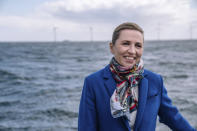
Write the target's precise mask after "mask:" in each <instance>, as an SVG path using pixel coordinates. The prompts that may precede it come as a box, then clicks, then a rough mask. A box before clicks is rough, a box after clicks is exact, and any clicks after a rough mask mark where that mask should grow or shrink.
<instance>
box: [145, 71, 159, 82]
mask: <svg viewBox="0 0 197 131" xmlns="http://www.w3.org/2000/svg"><path fill="white" fill-rule="evenodd" d="M144 74H145V77H146V78H147V79H148V80H151V81H158V80H161V78H162V76H161V75H160V74H158V73H155V72H152V71H150V70H147V69H145V70H144Z"/></svg>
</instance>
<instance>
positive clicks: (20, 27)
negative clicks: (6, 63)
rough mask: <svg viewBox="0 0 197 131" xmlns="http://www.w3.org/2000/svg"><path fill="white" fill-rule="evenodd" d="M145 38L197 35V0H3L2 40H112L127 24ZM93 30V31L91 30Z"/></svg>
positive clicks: (0, 11)
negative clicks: (134, 25) (140, 30)
mask: <svg viewBox="0 0 197 131" xmlns="http://www.w3.org/2000/svg"><path fill="white" fill-rule="evenodd" d="M127 21H130V22H135V23H137V24H139V25H140V26H141V27H142V28H143V29H144V31H145V39H146V40H152V39H190V38H191V37H193V38H195V39H197V0H0V41H53V40H54V27H56V33H57V40H59V41H62V40H72V41H81V40H90V39H91V31H92V32H93V33H92V34H93V39H94V40H111V35H112V31H113V29H114V28H115V27H116V26H117V25H119V24H121V23H122V22H127ZM91 29H92V30H91Z"/></svg>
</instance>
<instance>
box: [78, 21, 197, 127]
mask: <svg viewBox="0 0 197 131" xmlns="http://www.w3.org/2000/svg"><path fill="white" fill-rule="evenodd" d="M143 48H144V33H143V30H142V28H141V27H139V26H138V25H137V24H135V23H123V24H121V25H119V26H118V27H117V28H116V29H115V30H114V32H113V36H112V42H111V43H110V51H111V53H112V54H113V56H114V57H113V58H112V59H111V61H110V64H109V65H107V66H106V67H105V68H104V69H101V70H100V71H98V72H96V73H93V74H91V75H90V76H88V77H86V79H85V82H84V87H83V91H82V96H81V102H80V108H79V121H78V130H79V131H97V130H98V131H127V130H129V131H130V130H134V131H154V130H155V127H156V119H157V115H158V116H159V118H160V122H162V123H164V124H166V125H167V126H169V127H170V128H171V129H172V130H176V131H195V129H194V128H193V127H191V125H190V124H189V123H188V122H187V121H186V120H185V119H184V118H183V117H182V116H181V114H180V113H179V111H178V110H177V108H176V107H175V106H173V105H172V102H171V100H170V98H169V97H168V95H167V91H166V89H165V87H164V85H163V80H162V77H161V76H160V75H158V74H156V73H153V72H151V71H148V70H146V69H144V66H143V61H142V59H141V57H142V54H143Z"/></svg>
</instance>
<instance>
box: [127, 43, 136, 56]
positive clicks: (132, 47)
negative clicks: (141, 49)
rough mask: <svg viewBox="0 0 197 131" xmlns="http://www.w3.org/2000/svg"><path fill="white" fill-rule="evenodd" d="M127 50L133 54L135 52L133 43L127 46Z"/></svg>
mask: <svg viewBox="0 0 197 131" xmlns="http://www.w3.org/2000/svg"><path fill="white" fill-rule="evenodd" d="M128 52H129V53H130V54H134V53H135V47H134V46H133V45H130V46H129V49H128Z"/></svg>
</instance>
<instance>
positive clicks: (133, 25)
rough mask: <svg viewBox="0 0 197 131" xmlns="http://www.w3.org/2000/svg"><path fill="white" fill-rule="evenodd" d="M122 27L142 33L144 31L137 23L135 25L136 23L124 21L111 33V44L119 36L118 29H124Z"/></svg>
mask: <svg viewBox="0 0 197 131" xmlns="http://www.w3.org/2000/svg"><path fill="white" fill-rule="evenodd" d="M124 29H130V30H137V31H139V32H141V33H142V34H143V35H144V31H143V29H142V28H141V27H140V26H139V25H137V24H136V23H132V22H125V23H122V24H120V25H119V26H117V27H116V28H115V29H114V32H113V35H112V44H113V45H114V44H115V42H116V40H117V39H118V38H119V35H120V31H121V30H124Z"/></svg>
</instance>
